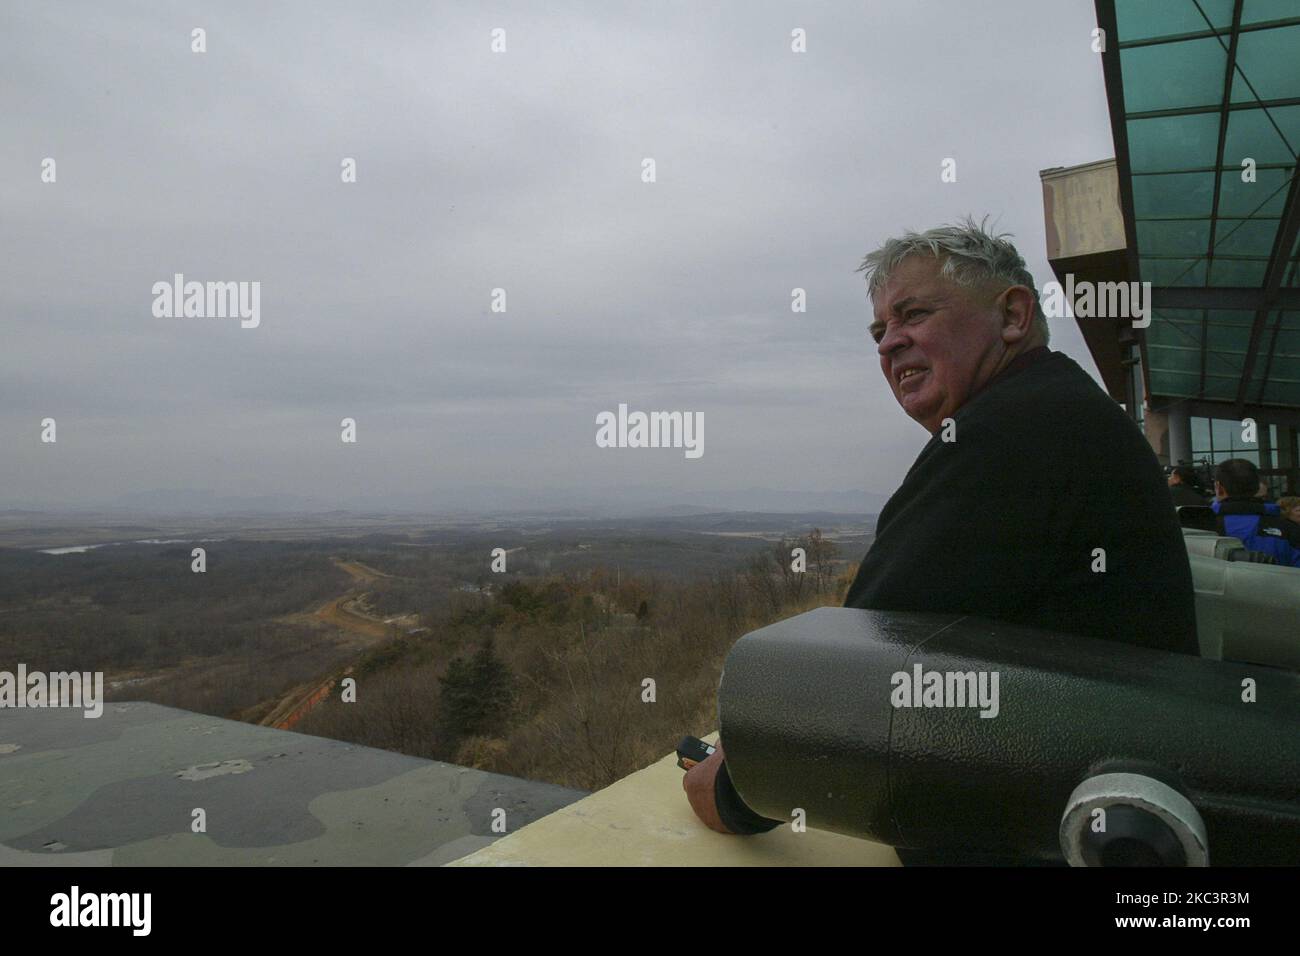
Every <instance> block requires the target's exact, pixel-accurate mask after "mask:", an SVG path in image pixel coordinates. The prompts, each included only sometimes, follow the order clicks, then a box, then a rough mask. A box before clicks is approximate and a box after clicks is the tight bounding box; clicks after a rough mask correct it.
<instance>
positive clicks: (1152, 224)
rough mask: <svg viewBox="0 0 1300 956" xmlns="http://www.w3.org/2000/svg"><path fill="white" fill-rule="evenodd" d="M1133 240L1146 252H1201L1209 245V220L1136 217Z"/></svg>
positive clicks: (1193, 255) (1186, 253)
mask: <svg viewBox="0 0 1300 956" xmlns="http://www.w3.org/2000/svg"><path fill="white" fill-rule="evenodd" d="M1137 240H1138V249H1140V250H1141V251H1142V252H1143V253H1145V254H1147V255H1153V256H1189V257H1192V258H1195V257H1196V256H1203V255H1205V253H1206V251H1207V250H1208V249H1209V246H1210V220H1208V219H1158V220H1139V221H1138V223H1137Z"/></svg>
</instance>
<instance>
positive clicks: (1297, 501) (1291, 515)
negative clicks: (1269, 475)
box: [1277, 497, 1300, 525]
mask: <svg viewBox="0 0 1300 956" xmlns="http://www.w3.org/2000/svg"><path fill="white" fill-rule="evenodd" d="M1277 509H1278V511H1279V512H1281V514H1282V517H1283V518H1286V519H1287V520H1289V521H1292V522H1294V523H1295V524H1297V525H1300V498H1296V497H1287V498H1279V499H1278V500H1277Z"/></svg>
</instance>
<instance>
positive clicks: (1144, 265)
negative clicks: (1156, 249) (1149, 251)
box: [1138, 247, 1205, 286]
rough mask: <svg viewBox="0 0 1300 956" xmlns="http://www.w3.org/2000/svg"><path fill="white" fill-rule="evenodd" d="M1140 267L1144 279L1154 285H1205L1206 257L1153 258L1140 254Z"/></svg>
mask: <svg viewBox="0 0 1300 956" xmlns="http://www.w3.org/2000/svg"><path fill="white" fill-rule="evenodd" d="M1139 248H1140V247H1139ZM1138 268H1139V269H1140V270H1141V272H1142V281H1143V282H1150V283H1151V284H1152V285H1153V286H1162V285H1174V286H1188V285H1205V260H1204V259H1199V258H1190V259H1153V258H1151V257H1150V256H1140V257H1139V259H1138Z"/></svg>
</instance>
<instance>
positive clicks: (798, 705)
mask: <svg viewBox="0 0 1300 956" xmlns="http://www.w3.org/2000/svg"><path fill="white" fill-rule="evenodd" d="M1296 639H1297V640H1300V634H1297V636H1296ZM918 665H919V667H920V674H919V677H918V672H917V666H918ZM931 673H934V674H938V675H940V677H941V681H942V691H941V693H940V694H938V695H937V697H938V698H939V699H941V701H942V703H943V704H945V705H944V706H926V702H925V700H924V698H925V697H926V696H927V694H929V691H932V690H934V688H935V683H934V680H933V679H932V678H929V677H927V676H926V675H929V674H931ZM949 674H953V675H963V676H961V677H958V678H956V679H953V678H948V677H946V675H949ZM980 674H983V675H985V684H984V687H985V689H986V690H990V691H991V688H992V687H993V686H994V685H993V676H992V675H994V674H996V675H997V677H996V687H997V698H998V699H997V706H996V715H995V716H993V715H990V716H981V712H983V713H986V714H988V713H989V712H990V711H991V710H992V709H993V708H992V707H989V706H981V705H980V702H979V701H978V700H976V701H974V703H973V705H972V704H971V702H970V701H967V702H965V703H964V704H962V705H958V699H959V696H960V690H961V688H963V687H964V688H966V689H968V690H969V689H974V688H977V687H978V686H979V684H978V681H979V675H980ZM898 675H904V677H905V678H907V680H906V683H908V684H909V685H910V687H909V691H910V690H914V689H916V688H917V687H919V686H925V687H928V688H929V690H928V691H927V692H926V693H923V694H922V695H921V697H922V699H921V700H920V701H918V702H917V703H919V704H920V706H910V704H911V701H910V700H909V701H906V702H904V701H903V695H904V691H903V689H902V685H903V683H904V680H903V679H901V678H900V677H899V676H898ZM969 675H974V677H975V681H974V683H972V682H971V680H970V676H969ZM927 681H928V683H926V682H927ZM912 696H914V695H912ZM929 696H930V702H931V703H933V702H934V699H935V698H936V695H934V694H929ZM974 696H976V697H978V694H976V695H974ZM989 697H991V693H989V694H986V700H987V699H988V698H989ZM891 698H893V699H892V700H891ZM1252 698H1253V700H1252ZM718 700H719V723H720V727H721V735H722V741H723V746H724V749H725V750H726V756H727V765H728V768H729V770H730V773H731V778H732V781H733V782H734V784H735V786H736V789H737V791H738V792H739V793H740V795H741V797H742V798H743V799H744V801H745V802H746V803H747V804H749V806H751V807H752V808H753V809H754V810H756V811H757V812H759V813H761V814H763V815H764V816H767V817H771V818H774V819H779V820H789V819H790V818H791V814H792V813H793V811H794V810H795V809H796V808H801V809H803V810H804V812H805V813H806V814H807V823H808V825H809V826H812V827H817V828H820V829H826V830H832V831H836V832H840V833H847V834H851V835H855V836H861V837H865V838H868V839H872V840H876V841H879V842H882V843H887V844H890V845H892V846H902V847H916V848H952V849H957V848H963V849H968V850H971V851H978V852H988V853H1005V854H1012V855H1018V856H1025V857H1033V858H1040V859H1059V858H1060V856H1061V851H1060V847H1059V842H1058V827H1059V825H1060V822H1061V815H1062V813H1063V812H1064V810H1065V808H1066V804H1067V801H1068V799H1069V797H1070V794H1071V792H1072V791H1073V789H1074V788H1075V787H1076V786H1077V785H1078V784H1079V783H1080V782H1082V781H1083V780H1084V779H1086V778H1088V777H1089V776H1092V775H1093V774H1095V773H1098V772H1105V771H1106V770H1107V769H1108V768H1112V767H1116V766H1122V767H1124V768H1126V769H1133V768H1138V769H1141V770H1142V771H1143V772H1146V773H1149V774H1150V775H1152V776H1154V777H1156V778H1157V779H1161V780H1163V781H1164V782H1166V783H1169V784H1170V785H1171V786H1174V787H1175V788H1176V789H1178V790H1179V791H1181V792H1182V793H1183V794H1184V795H1185V796H1186V797H1187V798H1188V799H1190V800H1191V801H1192V803H1193V804H1194V805H1195V807H1196V808H1197V810H1198V811H1199V812H1200V814H1201V815H1202V816H1203V818H1204V820H1205V825H1206V831H1207V834H1208V842H1209V854H1210V862H1211V863H1212V864H1216V865H1232V864H1245V865H1249V864H1297V863H1300V673H1297V672H1294V671H1289V670H1282V669H1278V668H1270V667H1265V666H1262V665H1249V664H1234V663H1227V662H1223V661H1210V660H1203V659H1201V658H1197V657H1190V656H1187V655H1180V654H1165V653H1160V652H1157V651H1152V650H1147V649H1145V648H1140V647H1135V646H1132V645H1128V644H1120V643H1117V642H1113V641H1101V640H1094V639H1089V638H1081V637H1073V636H1067V635H1061V634H1054V633H1047V632H1042V631H1035V630H1031V629H1028V628H1021V627H1015V626H1012V625H1007V624H1001V623H997V622H992V621H987V620H982V619H977V618H970V617H957V616H955V615H939V614H910V613H906V614H905V613H895V612H881V611H862V610H855V609H848V608H820V609H818V610H815V611H810V612H808V613H806V614H802V615H799V616H797V617H794V618H790V619H788V620H786V621H782V622H780V623H778V624H774V625H771V626H769V627H765V628H763V629H761V630H758V631H754V632H753V633H751V634H748V635H746V636H745V637H744V638H742V639H741V640H740V641H739V642H738V643H737V644H736V646H735V647H734V648H733V649H732V651H731V653H730V654H729V655H728V657H727V662H726V666H725V670H724V673H723V678H722V684H721V687H720V688H719V694H718ZM904 703H906V704H908V705H907V706H904V705H903V704H904ZM895 704H899V706H895Z"/></svg>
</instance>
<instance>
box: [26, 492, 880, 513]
mask: <svg viewBox="0 0 1300 956" xmlns="http://www.w3.org/2000/svg"><path fill="white" fill-rule="evenodd" d="M888 499H889V496H888V495H884V494H879V493H876V492H869V491H860V490H855V491H783V490H777V489H772V488H758V487H749V488H737V489H729V490H726V491H705V492H692V493H685V494H675V493H673V492H671V491H668V490H666V489H664V488H662V487H659V486H654V485H638V486H625V487H617V488H605V489H600V490H596V491H586V490H583V491H575V490H571V489H566V488H558V489H557V488H544V489H529V488H517V487H507V486H495V487H493V486H484V485H475V486H463V487H457V488H450V489H445V490H440V491H437V492H430V493H429V494H428V495H421V496H413V495H406V496H394V497H387V498H383V497H372V498H364V499H356V500H346V501H345V500H333V501H331V500H325V499H321V498H312V497H307V496H303V495H286V494H272V495H251V496H244V495H236V496H229V495H221V494H218V493H217V492H215V491H212V490H209V489H192V488H156V489H151V490H148V491H136V492H131V493H129V494H124V495H118V496H116V497H114V498H110V499H106V500H103V501H97V502H85V503H84V504H82V505H80V506H67V507H64V508H54V507H51V506H49V505H37V504H32V503H14V504H7V505H6V510H35V511H63V510H69V511H81V510H93V511H109V512H112V511H123V512H134V513H142V514H145V513H147V514H195V515H216V514H328V513H331V512H338V513H351V514H394V513H415V514H480V515H494V514H518V513H529V514H540V513H554V514H558V515H572V516H575V517H579V516H585V517H636V516H676V515H681V516H687V515H692V514H709V513H717V512H742V511H743V512H769V513H782V514H794V513H805V512H828V513H834V514H844V515H868V514H878V513H879V512H880V509H881V508H882V507H883V506H884V503H885V502H886V501H887V500H888Z"/></svg>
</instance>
